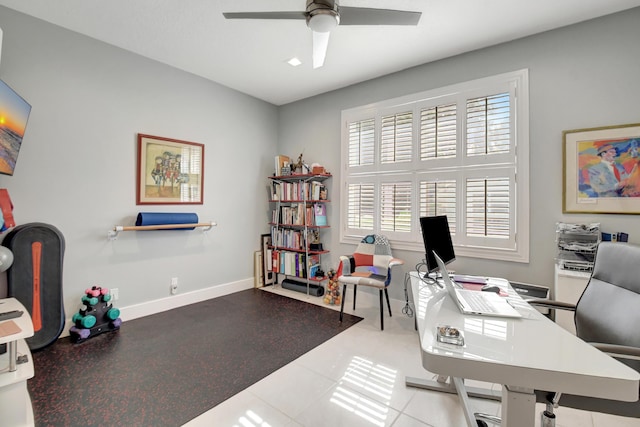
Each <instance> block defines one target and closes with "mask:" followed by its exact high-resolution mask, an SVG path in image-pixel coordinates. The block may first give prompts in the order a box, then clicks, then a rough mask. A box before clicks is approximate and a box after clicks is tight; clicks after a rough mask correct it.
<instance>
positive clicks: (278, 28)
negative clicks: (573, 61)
mask: <svg viewBox="0 0 640 427" xmlns="http://www.w3.org/2000/svg"><path fill="white" fill-rule="evenodd" d="M340 4H341V5H343V6H354V7H370V8H381V9H384V8H386V9H399V10H411V11H421V12H422V18H421V20H420V23H419V24H418V26H417V27H414V26H409V27H405V26H398V27H391V26H342V27H340V26H339V27H338V28H336V29H335V30H334V31H333V32H332V33H331V38H330V40H329V49H328V52H327V57H326V60H325V64H324V67H322V68H318V69H315V70H314V69H313V68H312V65H311V51H312V44H311V39H312V33H311V30H309V29H308V28H307V27H306V24H305V22H304V21H297V20H296V21H288V20H225V19H224V17H223V16H222V13H223V12H249V11H251V12H253V11H304V9H305V0H246V1H242V2H239V1H234V0H108V1H106V0H102V1H99V0H55V1H52V0H0V5H4V6H7V7H9V8H11V9H15V10H17V11H20V12H23V13H26V14H28V15H32V16H34V17H37V18H40V19H43V20H45V21H48V22H51V23H53V24H57V25H60V26H62V27H64V28H68V29H70V30H72V31H76V32H78V33H82V34H85V35H87V36H89V37H93V38H95V39H98V40H102V41H104V42H106V43H109V44H112V45H115V46H118V47H121V48H123V49H126V50H129V51H132V52H135V53H138V54H140V55H143V56H145V57H148V58H152V59H155V60H157V61H160V62H163V63H166V64H169V65H172V66H174V67H176V68H179V69H182V70H185V71H188V72H190V73H193V74H196V75H198V76H201V77H204V78H206V79H209V80H212V81H215V82H217V83H220V84H222V85H225V86H228V87H230V88H233V89H236V90H238V91H241V92H244V93H247V94H249V95H252V96H255V97H256V98H260V99H263V100H265V101H268V102H270V103H273V104H275V105H282V104H286V103H289V102H293V101H296V100H299V99H303V98H307V97H310V96H313V95H317V94H320V93H323V92H327V91H330V90H334V89H338V88H341V87H345V86H348V85H351V84H354V83H358V82H361V81H364V80H369V79H372V78H375V77H379V76H382V75H385V74H389V73H392V72H395V71H400V70H403V69H406V68H409V67H413V66H415V65H419V64H424V63H427V62H431V61H435V60H438V59H442V58H446V57H449V56H452V55H456V54H460V53H463V52H468V51H471V50H475V49H478V48H482V47H486V46H491V45H495V44H498V43H502V42H506V41H509V40H514V39H517V38H520V37H524V36H527V35H531V34H535V33H539V32H542V31H547V30H550V29H553V28H558V27H562V26H565V25H569V24H573V23H576V22H580V21H584V20H587V19H591V18H595V17H598V16H602V15H607V14H611V13H614V12H618V11H622V10H626V9H630V8H633V7H636V6H640V0H342V1H341V2H340ZM7 37H9V35H8V34H5V41H6V39H7ZM293 56H297V57H298V58H300V60H301V61H302V62H303V64H302V65H300V66H298V67H292V66H290V65H289V64H287V62H286V61H287V60H289V59H290V58H291V57H293Z"/></svg>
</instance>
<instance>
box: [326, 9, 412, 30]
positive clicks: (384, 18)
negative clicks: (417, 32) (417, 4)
mask: <svg viewBox="0 0 640 427" xmlns="http://www.w3.org/2000/svg"><path fill="white" fill-rule="evenodd" d="M339 11H340V25H418V22H419V21H420V17H421V16H422V12H410V11H404V10H391V9H370V8H365V7H344V6H340V9H339Z"/></svg>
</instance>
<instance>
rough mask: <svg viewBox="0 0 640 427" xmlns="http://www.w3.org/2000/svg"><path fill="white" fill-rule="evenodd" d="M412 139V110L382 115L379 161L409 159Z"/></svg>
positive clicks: (392, 161)
mask: <svg viewBox="0 0 640 427" xmlns="http://www.w3.org/2000/svg"><path fill="white" fill-rule="evenodd" d="M412 141H413V112H411V111H408V112H405V113H398V114H393V115H389V116H384V117H382V125H381V134H380V162H381V163H383V164H385V163H387V164H388V163H401V162H410V161H411V152H412V145H413V144H412Z"/></svg>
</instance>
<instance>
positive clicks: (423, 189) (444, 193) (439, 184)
mask: <svg viewBox="0 0 640 427" xmlns="http://www.w3.org/2000/svg"><path fill="white" fill-rule="evenodd" d="M419 197H420V216H421V217H423V216H435V215H446V216H447V218H448V219H449V231H450V232H451V234H452V235H455V233H456V204H457V202H456V197H457V195H456V181H455V180H441V181H421V182H420V196H419Z"/></svg>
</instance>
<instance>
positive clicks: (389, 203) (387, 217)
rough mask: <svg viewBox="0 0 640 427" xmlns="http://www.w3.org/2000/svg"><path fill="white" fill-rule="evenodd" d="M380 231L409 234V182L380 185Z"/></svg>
mask: <svg viewBox="0 0 640 427" xmlns="http://www.w3.org/2000/svg"><path fill="white" fill-rule="evenodd" d="M380 230H382V231H395V232H401V233H410V232H411V182H393V183H383V184H381V185H380Z"/></svg>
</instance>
